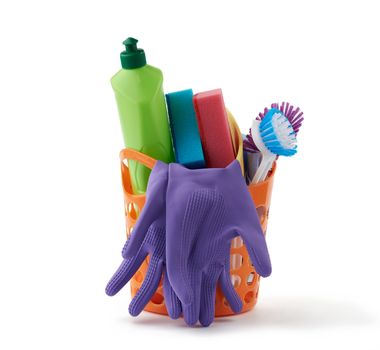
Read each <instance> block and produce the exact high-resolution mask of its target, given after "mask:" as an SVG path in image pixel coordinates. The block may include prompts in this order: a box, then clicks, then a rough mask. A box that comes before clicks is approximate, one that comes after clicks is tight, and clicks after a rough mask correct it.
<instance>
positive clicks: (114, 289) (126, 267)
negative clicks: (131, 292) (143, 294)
mask: <svg viewBox="0 0 380 350" xmlns="http://www.w3.org/2000/svg"><path fill="white" fill-rule="evenodd" d="M147 255H148V253H147V252H145V251H144V250H142V249H140V251H139V252H138V255H137V256H136V257H135V258H127V259H124V260H123V262H122V263H121V265H120V266H119V268H118V269H117V271H116V272H115V274H114V275H113V276H112V278H111V279H110V281H109V282H108V284H107V286H106V294H107V295H109V296H113V295H115V294H116V293H118V292H119V291H120V289H122V288H123V287H124V286H125V285H126V284H127V283H128V281H129V280H130V279H131V278H132V276H133V275H134V274H135V273H136V271H137V270H138V269H139V267H140V266H141V264H142V263H143V261H144V259H145V257H146V256H147Z"/></svg>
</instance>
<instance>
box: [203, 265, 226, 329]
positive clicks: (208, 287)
mask: <svg viewBox="0 0 380 350" xmlns="http://www.w3.org/2000/svg"><path fill="white" fill-rule="evenodd" d="M220 273H221V270H220V269H212V270H211V271H209V273H207V274H206V275H205V276H204V278H203V280H202V291H201V308H200V313H199V322H200V323H201V325H202V326H204V327H208V326H209V325H210V324H211V323H212V322H213V321H214V317H215V294H216V285H217V282H218V279H219V276H220Z"/></svg>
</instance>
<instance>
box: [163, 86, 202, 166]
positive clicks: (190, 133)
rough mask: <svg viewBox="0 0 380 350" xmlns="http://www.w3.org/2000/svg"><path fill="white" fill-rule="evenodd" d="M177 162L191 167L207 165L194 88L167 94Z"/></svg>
mask: <svg viewBox="0 0 380 350" xmlns="http://www.w3.org/2000/svg"><path fill="white" fill-rule="evenodd" d="M166 103H167V105H168V113H169V121H170V128H171V132H172V138H173V146H174V151H175V157H176V162H177V163H180V164H182V165H184V166H185V167H187V168H190V169H200V168H204V167H205V159H204V155H203V150H202V143H201V138H200V135H199V130H198V123H197V118H196V115H195V110H194V105H193V90H191V89H188V90H183V91H177V92H171V93H169V94H166Z"/></svg>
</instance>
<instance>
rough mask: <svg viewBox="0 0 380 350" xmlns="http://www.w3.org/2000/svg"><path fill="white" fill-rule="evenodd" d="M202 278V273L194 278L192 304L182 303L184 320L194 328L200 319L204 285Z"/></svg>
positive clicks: (191, 291) (191, 292) (191, 293)
mask: <svg viewBox="0 0 380 350" xmlns="http://www.w3.org/2000/svg"><path fill="white" fill-rule="evenodd" d="M201 276H202V275H201V273H198V274H197V275H196V276H194V277H195V278H194V283H193V284H192V288H191V290H190V291H189V293H190V295H191V297H190V298H191V299H190V300H191V301H190V303H186V304H185V303H183V302H182V313H183V318H184V320H185V322H186V323H187V324H188V325H189V326H194V325H195V324H196V323H197V322H198V319H199V312H200V298H201V285H202V279H201ZM181 301H182V300H181Z"/></svg>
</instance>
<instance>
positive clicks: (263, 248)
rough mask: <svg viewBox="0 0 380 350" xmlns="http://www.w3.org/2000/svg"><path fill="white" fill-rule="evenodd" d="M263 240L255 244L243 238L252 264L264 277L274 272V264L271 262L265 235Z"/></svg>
mask: <svg viewBox="0 0 380 350" xmlns="http://www.w3.org/2000/svg"><path fill="white" fill-rule="evenodd" d="M262 240H263V241H262V242H263V243H262V244H258V243H256V244H254V243H251V242H250V241H246V240H245V239H244V238H243V241H244V243H245V246H246V248H247V252H248V255H249V257H250V259H251V262H252V265H253V266H254V267H255V270H256V272H257V273H258V274H259V275H260V276H262V277H268V276H269V275H270V274H271V273H272V264H271V262H270V257H269V253H268V248H267V245H266V243H265V238H264V236H263V238H262Z"/></svg>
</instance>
